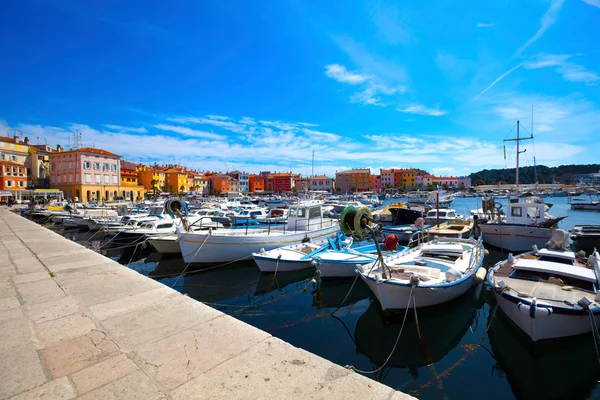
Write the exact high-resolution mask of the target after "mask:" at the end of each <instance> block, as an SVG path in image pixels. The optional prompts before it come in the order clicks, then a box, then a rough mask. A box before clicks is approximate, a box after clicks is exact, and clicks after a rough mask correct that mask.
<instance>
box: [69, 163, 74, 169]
mask: <svg viewBox="0 0 600 400" xmlns="http://www.w3.org/2000/svg"><path fill="white" fill-rule="evenodd" d="M69 169H73V163H72V162H70V161H69Z"/></svg>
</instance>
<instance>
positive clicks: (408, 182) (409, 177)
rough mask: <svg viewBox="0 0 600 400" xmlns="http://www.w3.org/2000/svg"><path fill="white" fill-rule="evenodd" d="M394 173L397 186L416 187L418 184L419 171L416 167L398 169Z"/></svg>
mask: <svg viewBox="0 0 600 400" xmlns="http://www.w3.org/2000/svg"><path fill="white" fill-rule="evenodd" d="M394 175H395V183H396V187H397V188H401V187H415V186H416V185H417V182H416V180H417V171H415V170H414V169H396V170H394Z"/></svg>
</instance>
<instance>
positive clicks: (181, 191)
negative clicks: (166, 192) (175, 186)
mask: <svg viewBox="0 0 600 400" xmlns="http://www.w3.org/2000/svg"><path fill="white" fill-rule="evenodd" d="M183 192H185V186H183V185H181V186H179V193H183Z"/></svg>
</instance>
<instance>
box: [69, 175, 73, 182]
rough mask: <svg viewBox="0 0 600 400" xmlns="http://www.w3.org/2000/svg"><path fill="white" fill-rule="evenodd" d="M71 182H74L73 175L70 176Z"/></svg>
mask: <svg viewBox="0 0 600 400" xmlns="http://www.w3.org/2000/svg"><path fill="white" fill-rule="evenodd" d="M69 182H71V183H72V182H73V175H69Z"/></svg>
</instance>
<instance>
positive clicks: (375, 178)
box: [369, 175, 381, 192]
mask: <svg viewBox="0 0 600 400" xmlns="http://www.w3.org/2000/svg"><path fill="white" fill-rule="evenodd" d="M369 186H370V188H371V190H373V191H375V192H381V175H371V176H370V178H369Z"/></svg>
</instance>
